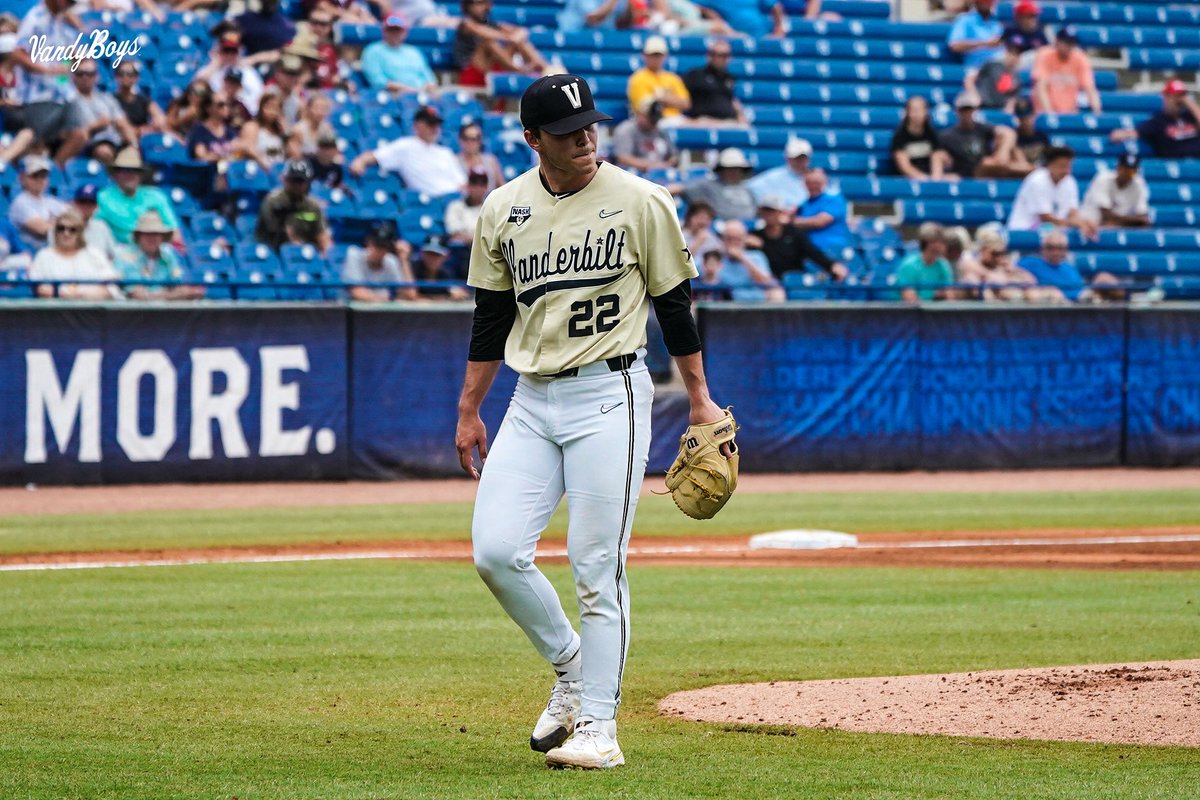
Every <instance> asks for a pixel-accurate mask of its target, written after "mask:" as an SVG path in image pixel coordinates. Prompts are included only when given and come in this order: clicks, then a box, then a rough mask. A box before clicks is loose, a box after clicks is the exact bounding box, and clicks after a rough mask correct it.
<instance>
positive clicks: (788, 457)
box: [0, 302, 1200, 485]
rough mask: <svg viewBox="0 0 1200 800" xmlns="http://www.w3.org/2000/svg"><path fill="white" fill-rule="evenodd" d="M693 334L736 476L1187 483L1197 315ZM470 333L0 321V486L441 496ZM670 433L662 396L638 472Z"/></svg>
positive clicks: (1194, 410)
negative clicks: (1043, 475) (724, 424)
mask: <svg viewBox="0 0 1200 800" xmlns="http://www.w3.org/2000/svg"><path fill="white" fill-rule="evenodd" d="M699 319H700V325H701V331H702V335H703V337H704V341H705V364H706V370H707V372H708V375H709V380H710V384H711V386H712V387H713V391H714V396H715V398H716V399H717V401H718V402H720V403H721V404H722V405H725V404H732V405H733V406H734V407H735V413H736V415H737V418H738V420H739V422H740V423H741V424H742V426H743V427H742V430H741V432H740V433H739V441H740V442H741V444H742V447H743V457H742V468H743V469H744V470H746V471H757V472H766V471H794V470H900V469H985V468H988V469H990V468H1023V467H1060V466H1061V467H1067V466H1100V465H1116V464H1130V465H1138V466H1174V465H1185V464H1190V465H1195V464H1200V306H1194V305H1182V304H1180V305H1164V306H1156V307H1152V308H1124V307H1072V308H1030V307H1019V308H1014V307H1003V306H967V305H949V304H947V305H942V306H938V305H927V306H921V307H905V306H899V305H889V304H880V305H832V304H831V305H785V306H763V305H753V306H749V305H747V306H742V305H732V304H709V305H704V306H702V307H701V309H700V312H699ZM470 320H471V312H470V309H469V308H468V307H465V306H441V307H430V308H418V309H413V308H404V307H386V308H377V307H372V308H367V307H359V306H350V307H340V306H316V305H306V304H279V303H272V304H234V303H224V304H222V303H197V304H176V305H146V306H144V305H133V304H109V305H101V306H95V305H86V304H78V305H76V304H65V303H62V304H54V305H51V304H46V305H41V304H38V303H33V302H23V303H9V304H4V305H0V375H3V376H4V378H3V379H2V380H0V431H2V432H0V482H2V483H4V484H9V485H12V484H25V483H35V484H36V483H48V484H49V483H60V484H86V483H110V482H111V483H131V482H147V483H149V482H162V481H239V480H273V479H339V478H370V479H394V478H413V477H443V476H456V475H460V474H461V471H460V468H459V465H458V459H457V455H456V453H455V450H454V447H453V440H454V429H455V423H456V419H457V412H456V405H457V399H458V394H459V390H460V387H461V382H462V375H463V369H464V365H465V361H466V350H467V340H468V338H469V333H470ZM651 366H652V368H655V371H656V372H660V373H661V371H662V370H661V364H659V365H656V364H653V363H652V364H651ZM515 381H516V376H515V375H514V374H513V373H512V372H511V371H509V370H508V369H507V368H502V370H501V372H500V375H499V377H498V379H497V382H496V385H495V386H494V387H493V390H492V392H491V394H490V395H489V397H488V399H487V401H486V402H485V404H484V409H483V417H484V420H485V422H486V423H487V425H488V429H489V432H490V434H491V435H492V436H493V437H494V435H495V432H496V430H497V428H498V426H499V425H500V422H501V420H502V418H503V414H504V409H505V407H506V406H507V403H508V398H509V396H510V395H511V392H512V389H513V386H514V384H515ZM687 413H688V406H687V401H686V398H685V397H684V396H682V395H681V394H679V393H678V392H669V391H663V390H661V389H660V390H659V392H658V395H657V396H656V398H655V409H654V419H653V425H654V432H655V439H654V444H653V446H652V449H651V453H650V465H649V470H650V471H651V472H661V471H662V470H664V469H665V468H666V467H667V465H669V463H670V461H671V458H672V457H673V454H674V451H675V447H676V443H677V437H678V433H679V432H680V431H682V429H683V427H684V425H685V423H686V420H687Z"/></svg>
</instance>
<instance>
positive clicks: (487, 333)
mask: <svg viewBox="0 0 1200 800" xmlns="http://www.w3.org/2000/svg"><path fill="white" fill-rule="evenodd" d="M516 319H517V295H516V293H515V292H514V291H513V290H512V289H508V290H506V291H503V292H496V291H492V290H491V289H476V290H475V317H474V319H473V321H472V322H471V350H470V354H469V355H468V356H467V360H469V361H501V360H503V358H504V343H505V342H506V341H508V334H509V332H511V331H512V326H513V322H514V321H516Z"/></svg>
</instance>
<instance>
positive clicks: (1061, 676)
mask: <svg viewBox="0 0 1200 800" xmlns="http://www.w3.org/2000/svg"><path fill="white" fill-rule="evenodd" d="M659 711H660V712H662V713H663V714H665V715H668V716H675V717H682V718H684V719H690V720H695V721H698V722H717V723H727V724H733V725H783V726H797V727H805V728H837V729H839V730H845V731H856V732H861V733H911V734H941V735H946V736H981V737H987V738H993V739H1048V740H1054V741H1070V742H1106V743H1114V744H1159V745H1184V746H1188V747H1200V659H1195V660H1186V661H1149V662H1141V663H1129V664H1093V665H1086V666H1073V667H1052V668H1044V669H1010V670H993V671H986V672H959V673H950V674H946V675H903V676H893V677H886V678H846V679H839V680H814V681H772V682H771V683H750V684H738V685H725V686H709V687H707V688H704V689H693V690H690V691H685V692H676V693H675V694H672V695H669V696H668V697H666V698H665V699H664V700H663V701H662V702H661V703H659Z"/></svg>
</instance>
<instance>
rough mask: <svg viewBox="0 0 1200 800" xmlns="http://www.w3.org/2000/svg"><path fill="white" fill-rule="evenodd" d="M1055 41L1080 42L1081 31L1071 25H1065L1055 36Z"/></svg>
mask: <svg viewBox="0 0 1200 800" xmlns="http://www.w3.org/2000/svg"><path fill="white" fill-rule="evenodd" d="M1054 41H1056V42H1071V43H1072V44H1079V33H1078V32H1077V31H1076V30H1075V29H1074V28H1073V27H1071V26H1070V25H1064V26H1062V27H1061V28H1059V29H1058V33H1057V34H1055V36H1054Z"/></svg>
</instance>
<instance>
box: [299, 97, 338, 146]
mask: <svg viewBox="0 0 1200 800" xmlns="http://www.w3.org/2000/svg"><path fill="white" fill-rule="evenodd" d="M332 111H333V101H332V100H330V99H329V96H328V95H326V94H325V93H324V92H313V93H312V94H311V95H309V96H308V99H307V100H306V101H305V103H304V111H303V112H301V114H300V120H299V121H298V122H297V123H296V124H295V125H294V126H292V135H291V137H290V138H289V139H288V156H289V157H290V158H304V157H305V156H308V155H312V154H313V153H315V152H317V142H318V141H319V140H320V138H321V137H322V136H326V135H333V136H336V135H337V131H335V130H334V129H333V125H331V124H330V123H329V115H330V113H331V112H332Z"/></svg>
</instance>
